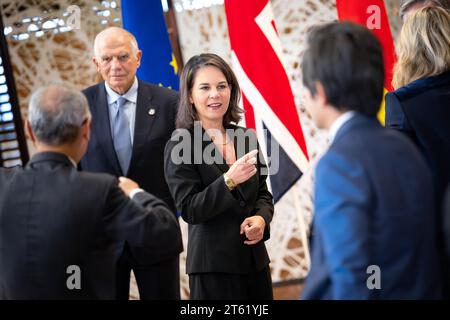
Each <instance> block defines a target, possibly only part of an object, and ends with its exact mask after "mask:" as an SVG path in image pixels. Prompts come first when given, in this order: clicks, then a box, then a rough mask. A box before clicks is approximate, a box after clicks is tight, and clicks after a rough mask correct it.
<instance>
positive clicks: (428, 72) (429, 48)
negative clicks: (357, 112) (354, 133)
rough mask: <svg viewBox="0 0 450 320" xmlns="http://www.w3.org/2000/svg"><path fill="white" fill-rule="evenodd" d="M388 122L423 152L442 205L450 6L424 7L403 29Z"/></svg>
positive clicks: (447, 174)
mask: <svg viewBox="0 0 450 320" xmlns="http://www.w3.org/2000/svg"><path fill="white" fill-rule="evenodd" d="M398 49H399V50H398V62H397V65H396V66H395V68H394V78H393V83H392V84H393V86H394V88H396V89H397V90H396V91H394V92H391V93H388V94H387V96H386V126H387V127H389V128H393V129H397V130H400V131H402V132H404V133H405V134H406V135H408V136H409V137H410V138H411V139H412V140H413V141H414V142H415V144H416V145H417V146H418V147H419V149H420V150H421V152H422V154H423V155H424V156H425V158H426V160H427V162H428V164H429V166H430V168H431V171H432V174H433V180H434V185H435V193H436V201H437V204H438V207H441V205H442V197H443V194H444V190H445V187H446V186H447V185H448V183H449V182H450V11H448V10H445V9H442V8H438V7H425V8H422V9H419V10H418V11H416V12H414V13H411V14H410V15H408V17H407V19H406V21H405V23H404V25H403V27H402V30H401V34H400V41H399V45H398Z"/></svg>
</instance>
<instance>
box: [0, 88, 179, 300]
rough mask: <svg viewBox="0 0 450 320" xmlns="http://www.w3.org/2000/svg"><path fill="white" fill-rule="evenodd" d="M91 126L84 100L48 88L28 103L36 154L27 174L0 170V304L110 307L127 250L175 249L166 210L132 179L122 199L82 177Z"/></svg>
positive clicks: (157, 252) (173, 226)
mask: <svg viewBox="0 0 450 320" xmlns="http://www.w3.org/2000/svg"><path fill="white" fill-rule="evenodd" d="M90 123H91V114H90V112H89V108H88V104H87V100H86V98H85V96H84V95H83V94H82V93H81V92H79V91H76V90H74V89H71V88H69V87H67V86H64V85H51V86H48V87H45V88H41V89H39V90H38V91H37V92H36V93H34V94H33V96H32V97H31V100H30V108H29V115H28V121H27V131H28V133H29V135H30V137H31V139H32V140H33V142H34V143H35V146H36V149H37V154H36V155H34V156H33V157H32V158H31V160H30V162H29V163H28V164H27V166H26V167H25V168H24V169H3V168H0V186H1V187H0V299H114V298H115V297H116V293H115V290H116V285H115V278H116V272H115V268H116V262H117V259H118V257H119V255H120V253H121V252H122V248H123V242H124V241H127V242H129V243H130V244H132V245H134V246H140V247H143V248H146V250H148V251H149V252H151V253H152V254H153V255H154V256H164V255H166V254H167V252H173V251H174V250H176V249H177V248H176V246H175V245H174V244H173V243H174V241H175V242H176V241H178V240H180V230H179V225H178V221H177V220H176V218H175V217H174V216H173V214H172V212H171V211H170V210H169V208H168V207H167V205H166V204H165V203H164V202H163V201H161V200H159V199H158V198H156V197H155V196H153V195H151V194H149V193H146V192H144V191H143V190H142V189H139V186H138V184H136V183H135V182H134V181H132V180H130V179H127V178H124V177H121V178H120V184H119V185H120V188H122V190H121V189H120V188H119V186H118V181H117V179H116V178H115V177H113V176H111V175H108V174H99V173H88V172H79V171H78V170H77V168H76V163H77V162H78V161H79V160H80V159H81V157H82V156H83V155H84V153H85V152H86V149H87V146H88V142H89V137H90ZM124 192H125V193H124ZM130 198H131V199H132V200H130ZM165 242H166V243H172V245H171V246H167V247H161V246H160V245H159V244H160V243H165Z"/></svg>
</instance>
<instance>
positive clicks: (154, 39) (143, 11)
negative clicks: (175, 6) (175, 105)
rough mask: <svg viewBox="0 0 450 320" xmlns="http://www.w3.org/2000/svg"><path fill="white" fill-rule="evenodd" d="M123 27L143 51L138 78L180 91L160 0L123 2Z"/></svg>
mask: <svg viewBox="0 0 450 320" xmlns="http://www.w3.org/2000/svg"><path fill="white" fill-rule="evenodd" d="M122 20H123V27H124V28H125V29H126V30H128V31H129V32H131V33H132V34H133V35H134V36H135V37H136V40H137V42H138V44H139V48H140V49H141V50H142V61H141V66H140V67H139V69H138V71H137V76H138V78H139V79H141V80H144V81H147V82H151V83H154V84H159V85H162V86H164V87H169V88H172V89H175V90H178V83H179V79H178V66H177V62H176V60H175V56H174V55H173V52H172V48H171V46H170V41H169V34H168V33H167V28H166V23H165V21H164V13H163V9H162V5H161V1H160V0H149V1H139V0H122Z"/></svg>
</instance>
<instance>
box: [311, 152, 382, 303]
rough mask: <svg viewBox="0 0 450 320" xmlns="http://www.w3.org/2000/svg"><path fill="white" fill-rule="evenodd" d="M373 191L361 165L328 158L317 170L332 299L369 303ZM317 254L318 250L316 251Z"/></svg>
mask: <svg viewBox="0 0 450 320" xmlns="http://www.w3.org/2000/svg"><path fill="white" fill-rule="evenodd" d="M370 195H371V190H370V186H369V184H368V179H367V177H366V176H365V172H364V169H363V168H362V166H361V164H359V163H358V162H356V161H350V160H348V159H346V158H344V157H343V156H339V155H336V154H330V153H329V154H327V155H325V156H324V158H322V159H321V161H320V162H319V164H318V166H317V169H316V187H315V200H314V203H315V216H314V223H315V230H316V232H318V233H319V234H320V237H322V239H323V245H324V248H323V249H324V250H323V252H324V261H325V264H326V266H327V269H328V270H329V273H330V277H331V283H332V287H333V292H332V294H333V296H332V299H366V298H369V295H370V294H371V293H370V290H368V289H367V286H366V281H367V277H368V275H367V273H366V269H367V267H368V266H369V265H370V264H371V263H373V261H369V256H370V250H371V246H370V237H371V228H370V221H369V219H370V217H369V213H370V211H371V209H370V205H371V203H370V200H371V199H370ZM313 250H314V249H313Z"/></svg>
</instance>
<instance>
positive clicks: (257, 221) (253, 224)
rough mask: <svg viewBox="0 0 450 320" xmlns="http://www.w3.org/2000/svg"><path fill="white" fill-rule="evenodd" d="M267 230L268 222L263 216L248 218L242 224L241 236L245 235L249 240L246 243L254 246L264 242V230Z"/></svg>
mask: <svg viewBox="0 0 450 320" xmlns="http://www.w3.org/2000/svg"><path fill="white" fill-rule="evenodd" d="M265 228H266V222H265V221H264V219H263V217H261V216H251V217H248V218H246V219H245V220H244V222H242V224H241V234H243V233H245V236H246V237H247V239H248V240H245V241H244V243H245V244H248V245H252V244H255V243H258V242H259V241H261V240H262V238H263V236H264V229H265Z"/></svg>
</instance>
